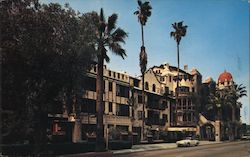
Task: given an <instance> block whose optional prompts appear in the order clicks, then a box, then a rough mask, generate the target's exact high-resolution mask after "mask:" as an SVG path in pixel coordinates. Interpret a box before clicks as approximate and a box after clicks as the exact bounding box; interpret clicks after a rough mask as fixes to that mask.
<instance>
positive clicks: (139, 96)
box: [138, 95, 142, 103]
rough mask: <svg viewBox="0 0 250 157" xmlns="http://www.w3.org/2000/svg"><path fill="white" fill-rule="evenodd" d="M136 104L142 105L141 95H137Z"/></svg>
mask: <svg viewBox="0 0 250 157" xmlns="http://www.w3.org/2000/svg"><path fill="white" fill-rule="evenodd" d="M138 103H142V95H138Z"/></svg>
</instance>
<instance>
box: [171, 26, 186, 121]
mask: <svg viewBox="0 0 250 157" xmlns="http://www.w3.org/2000/svg"><path fill="white" fill-rule="evenodd" d="M172 27H173V28H174V30H175V32H170V37H173V38H174V40H175V41H176V43H177V62H178V69H177V88H176V89H177V90H176V108H175V111H176V124H177V104H178V96H179V93H178V90H179V71H180V58H179V45H180V42H181V38H182V37H184V36H185V35H186V32H187V27H188V26H184V25H183V21H181V22H178V23H176V22H175V23H174V24H172Z"/></svg>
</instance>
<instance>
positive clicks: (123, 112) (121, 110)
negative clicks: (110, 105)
mask: <svg viewBox="0 0 250 157" xmlns="http://www.w3.org/2000/svg"><path fill="white" fill-rule="evenodd" d="M116 107H117V109H116V111H117V116H127V117H129V106H128V105H125V104H117V106H116Z"/></svg>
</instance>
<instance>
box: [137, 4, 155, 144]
mask: <svg viewBox="0 0 250 157" xmlns="http://www.w3.org/2000/svg"><path fill="white" fill-rule="evenodd" d="M137 2H138V5H139V6H138V10H137V11H135V12H134V14H135V15H137V17H138V21H139V22H140V24H141V38H142V46H141V51H140V68H141V74H142V105H143V109H142V110H143V111H142V112H143V113H142V136H141V140H143V139H144V137H145V136H144V123H145V97H144V95H145V94H144V74H145V71H146V69H147V62H148V61H147V53H146V48H145V46H144V32H143V26H145V25H146V22H147V20H148V17H150V16H151V9H152V7H151V6H150V4H149V2H144V3H142V2H141V1H140V0H138V1H137Z"/></svg>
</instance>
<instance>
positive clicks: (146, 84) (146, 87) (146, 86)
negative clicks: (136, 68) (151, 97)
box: [145, 82, 149, 90]
mask: <svg viewBox="0 0 250 157" xmlns="http://www.w3.org/2000/svg"><path fill="white" fill-rule="evenodd" d="M145 89H146V90H148V89H149V87H148V82H145Z"/></svg>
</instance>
